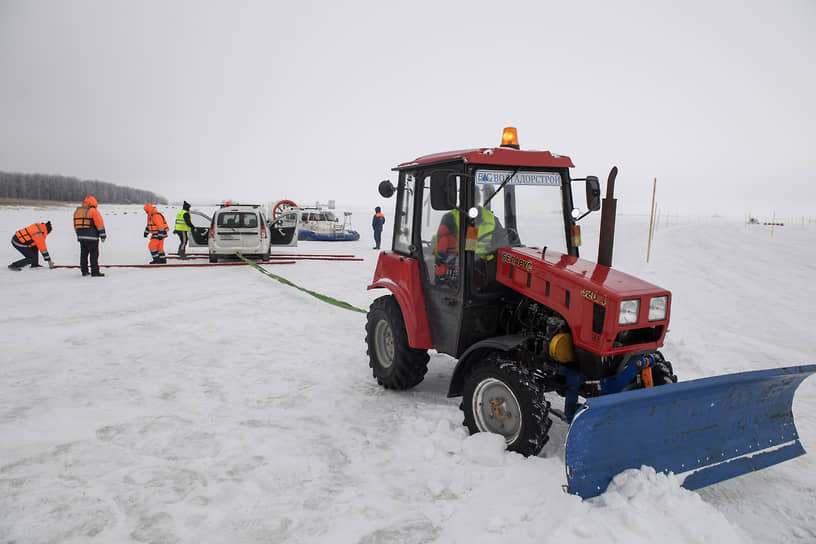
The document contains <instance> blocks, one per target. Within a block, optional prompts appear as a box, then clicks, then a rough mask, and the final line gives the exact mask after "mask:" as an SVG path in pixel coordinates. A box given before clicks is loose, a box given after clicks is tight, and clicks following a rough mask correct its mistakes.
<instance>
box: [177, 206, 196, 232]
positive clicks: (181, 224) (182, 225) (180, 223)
mask: <svg viewBox="0 0 816 544" xmlns="http://www.w3.org/2000/svg"><path fill="white" fill-rule="evenodd" d="M189 213H190V212H188V211H187V210H185V209H181V210H179V212H178V213H177V214H176V230H177V231H179V232H190V231H191V230H193V229H191V228H190V225H188V224H187V221H186V220H185V219H184V216H185V215H189Z"/></svg>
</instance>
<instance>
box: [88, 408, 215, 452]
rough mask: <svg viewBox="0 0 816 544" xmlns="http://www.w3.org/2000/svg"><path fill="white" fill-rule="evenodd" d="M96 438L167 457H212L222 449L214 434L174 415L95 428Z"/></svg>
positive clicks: (145, 418) (137, 450) (136, 450)
mask: <svg viewBox="0 0 816 544" xmlns="http://www.w3.org/2000/svg"><path fill="white" fill-rule="evenodd" d="M96 437H97V438H98V439H99V440H101V441H103V442H110V443H111V444H115V445H117V446H120V447H122V448H126V449H129V450H133V451H134V452H137V453H141V454H143V455H152V456H155V457H161V458H163V459H170V460H178V459H186V460H189V459H200V458H202V457H213V456H215V455H217V454H218V452H219V451H220V450H221V445H220V443H219V442H218V439H216V437H215V435H213V434H212V433H208V432H205V431H202V430H198V429H197V428H196V425H195V423H194V422H192V421H190V420H187V419H183V418H180V417H176V416H159V417H142V418H137V419H135V420H133V421H131V422H128V423H122V424H120V425H108V426H106V427H102V428H101V429H99V430H97V431H96Z"/></svg>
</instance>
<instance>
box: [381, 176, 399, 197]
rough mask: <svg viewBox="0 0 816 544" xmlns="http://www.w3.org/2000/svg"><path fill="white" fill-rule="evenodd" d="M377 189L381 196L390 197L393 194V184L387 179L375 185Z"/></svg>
mask: <svg viewBox="0 0 816 544" xmlns="http://www.w3.org/2000/svg"><path fill="white" fill-rule="evenodd" d="M377 190H379V191H380V195H381V196H382V197H383V198H391V197H392V196H393V195H394V190H395V189H394V185H393V184H392V183H391V182H390V181H389V180H387V179H384V180H382V181H381V182H380V185H379V186H378V187H377Z"/></svg>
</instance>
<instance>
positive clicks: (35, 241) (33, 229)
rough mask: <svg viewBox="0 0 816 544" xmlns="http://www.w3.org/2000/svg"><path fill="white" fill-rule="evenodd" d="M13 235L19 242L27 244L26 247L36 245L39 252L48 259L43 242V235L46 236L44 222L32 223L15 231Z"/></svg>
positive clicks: (46, 249) (46, 247)
mask: <svg viewBox="0 0 816 544" xmlns="http://www.w3.org/2000/svg"><path fill="white" fill-rule="evenodd" d="M14 236H16V237H17V239H18V240H19V241H20V243H21V244H23V245H27V246H28V247H36V248H37V249H38V250H39V251H40V253H42V255H43V258H44V259H45V260H46V261H47V260H49V259H50V257H49V256H48V246H46V244H45V237H46V236H48V230H47V229H46V227H45V223H32V224H31V225H29V226H27V227H26V228H24V229H20V230H18V231H17V232H15V233H14Z"/></svg>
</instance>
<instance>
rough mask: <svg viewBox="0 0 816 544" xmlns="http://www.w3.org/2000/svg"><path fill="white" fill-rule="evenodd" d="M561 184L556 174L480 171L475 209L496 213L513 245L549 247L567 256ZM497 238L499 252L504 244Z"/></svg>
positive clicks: (509, 241) (477, 174)
mask: <svg viewBox="0 0 816 544" xmlns="http://www.w3.org/2000/svg"><path fill="white" fill-rule="evenodd" d="M511 176H512V177H511ZM508 178H509V179H508ZM562 183H563V180H562V178H561V174H559V173H557V172H543V171H542V172H538V171H537V172H529V171H517V172H515V173H514V171H513V170H481V169H480V170H477V171H476V206H477V207H486V208H487V209H489V210H490V211H491V212H493V214H494V215H495V216H496V218H497V219H498V220H499V223H497V227H498V226H499V224H500V225H501V226H502V227H503V229H504V231H505V232H506V241H507V242H508V243H509V244H510V245H524V246H530V247H544V246H546V247H547V248H549V249H552V250H555V251H560V252H562V253H566V252H567V245H566V238H565V235H564V216H563V204H562V195H561V185H562ZM497 191H498V192H497ZM488 201H489V202H488ZM485 203H487V204H486V206H485ZM494 238H496V244H498V245H497V247H496V249H498V247H500V245H501V243H502V242H504V241H505V240H502V238H501V237H494ZM496 244H494V245H496Z"/></svg>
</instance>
